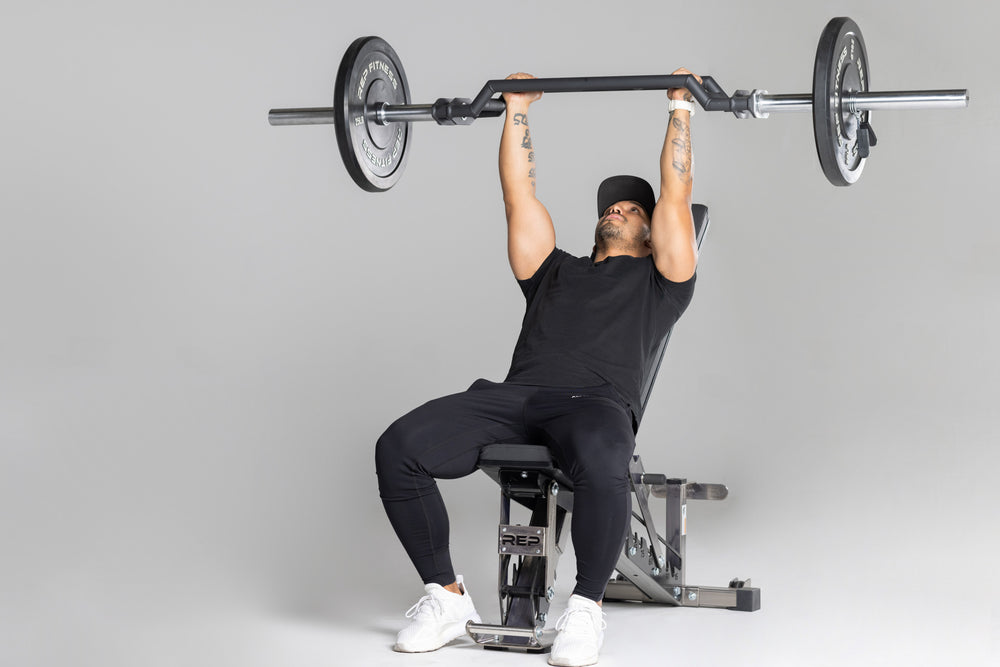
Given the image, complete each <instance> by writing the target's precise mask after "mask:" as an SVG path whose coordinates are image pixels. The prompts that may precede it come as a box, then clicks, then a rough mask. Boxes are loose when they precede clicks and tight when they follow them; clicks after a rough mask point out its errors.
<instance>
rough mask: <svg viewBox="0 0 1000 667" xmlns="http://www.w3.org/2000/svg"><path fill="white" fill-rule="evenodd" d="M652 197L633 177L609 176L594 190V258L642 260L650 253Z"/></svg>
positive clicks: (643, 184) (654, 198)
mask: <svg viewBox="0 0 1000 667" xmlns="http://www.w3.org/2000/svg"><path fill="white" fill-rule="evenodd" d="M654 206H656V197H655V196H654V195H653V188H652V187H651V186H650V185H649V183H647V182H646V181H644V180H643V179H641V178H639V177H637V176H612V177H611V178H607V179H605V180H604V182H603V183H601V185H600V187H599V188H597V215H598V221H597V229H596V230H595V232H594V253H595V256H597V255H600V256H607V255H617V254H627V255H634V256H638V257H643V256H646V255H648V254H649V253H650V252H651V249H650V245H649V234H650V227H649V223H650V219H651V217H652V215H653V207H654Z"/></svg>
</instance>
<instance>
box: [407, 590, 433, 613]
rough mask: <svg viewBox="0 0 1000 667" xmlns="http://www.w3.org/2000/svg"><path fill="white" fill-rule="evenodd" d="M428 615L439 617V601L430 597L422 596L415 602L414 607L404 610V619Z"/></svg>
mask: <svg viewBox="0 0 1000 667" xmlns="http://www.w3.org/2000/svg"><path fill="white" fill-rule="evenodd" d="M428 614H429V615H431V616H440V615H441V601H440V600H438V599H437V598H435V597H433V596H430V595H425V596H423V597H422V598H420V599H419V600H417V603H416V604H415V605H413V606H412V607H410V608H409V609H407V610H406V618H413V617H414V616H422V615H428Z"/></svg>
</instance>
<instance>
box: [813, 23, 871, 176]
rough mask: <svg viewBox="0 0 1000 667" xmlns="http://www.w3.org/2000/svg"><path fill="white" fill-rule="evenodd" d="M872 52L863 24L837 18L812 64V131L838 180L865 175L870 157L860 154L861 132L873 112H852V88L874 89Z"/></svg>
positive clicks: (823, 160)
mask: <svg viewBox="0 0 1000 667" xmlns="http://www.w3.org/2000/svg"><path fill="white" fill-rule="evenodd" d="M869 85H870V82H869V79H868V55H867V53H866V51H865V40H864V39H862V37H861V30H860V28H858V24H857V23H855V22H854V21H852V20H851V19H849V18H846V17H840V18H835V19H832V20H831V21H830V22H829V23H827V24H826V28H824V29H823V34H822V35H821V36H820V38H819V46H818V47H817V48H816V64H815V67H814V69H813V93H812V95H813V108H812V111H813V133H814V134H815V137H816V151H817V152H818V153H819V163H820V165H822V167H823V173H824V174H826V177H827V179H828V180H829V181H830V182H831V183H833V184H834V185H850V184H851V183H854V182H855V181H857V180H858V179H859V178H860V177H861V170H862V169H864V167H865V159H864V158H863V157H861V156H860V155H859V153H858V132H859V130H860V126H861V123H864V122H867V121H868V116H869V112H867V111H864V112H861V113H860V114H854V113H851V112H850V111H849V110H848V109H847V105H846V104H844V103H843V100H844V96H845V94H847V93H851V92H859V91H867V90H869Z"/></svg>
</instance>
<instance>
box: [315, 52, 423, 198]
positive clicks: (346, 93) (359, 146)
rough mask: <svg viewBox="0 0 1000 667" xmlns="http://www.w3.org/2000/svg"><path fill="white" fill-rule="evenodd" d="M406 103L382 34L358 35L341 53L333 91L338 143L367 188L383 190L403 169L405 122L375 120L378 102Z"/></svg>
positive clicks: (401, 77) (398, 68)
mask: <svg viewBox="0 0 1000 667" xmlns="http://www.w3.org/2000/svg"><path fill="white" fill-rule="evenodd" d="M380 102H385V103H387V104H409V103H410V88H409V85H408V84H407V82H406V73H405V72H404V71H403V65H402V64H401V63H400V62H399V56H397V55H396V52H395V51H394V50H393V48H392V47H391V46H389V44H388V43H386V41H385V40H384V39H381V38H379V37H359V38H358V39H356V40H354V42H352V43H351V45H350V46H349V47H348V49H347V52H346V53H344V57H343V59H342V60H341V61H340V68H339V69H338V70H337V83H336V86H335V87H334V91H333V107H334V109H335V114H336V122H335V127H336V132H337V145H338V146H339V147H340V156H341V157H342V158H343V159H344V166H345V167H347V171H348V173H350V174H351V178H353V179H354V182H355V183H357V184H358V185H359V186H361V187H362V188H363V189H365V190H367V191H368V192H383V191H385V190H388V189H389V188H391V187H392V186H393V185H395V184H396V182H397V181H398V180H399V178H400V177H401V176H402V175H403V168H404V167H405V166H406V153H407V149H408V148H409V145H410V144H409V142H410V124H409V123H388V124H386V125H379V124H378V123H377V122H376V121H375V107H376V105H377V104H378V103H380Z"/></svg>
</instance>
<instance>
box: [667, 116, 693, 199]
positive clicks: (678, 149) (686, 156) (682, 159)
mask: <svg viewBox="0 0 1000 667" xmlns="http://www.w3.org/2000/svg"><path fill="white" fill-rule="evenodd" d="M670 125H671V126H672V127H673V129H674V130H676V131H677V136H675V137H674V138H673V139H671V140H670V143H671V144H673V147H674V154H673V159H672V165H673V168H674V171H676V172H677V176H678V177H679V178H680V180H681V182H682V183H690V182H691V128H690V127H689V126H688V124H687V123H685V122H684V121H682V120H681V119H679V118H671V119H670Z"/></svg>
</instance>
